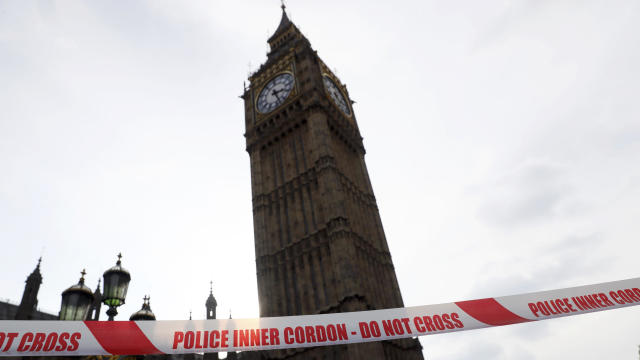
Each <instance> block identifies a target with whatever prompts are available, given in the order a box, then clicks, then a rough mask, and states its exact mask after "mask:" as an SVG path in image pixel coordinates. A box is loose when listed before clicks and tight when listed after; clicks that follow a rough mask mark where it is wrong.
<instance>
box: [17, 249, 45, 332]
mask: <svg viewBox="0 0 640 360" xmlns="http://www.w3.org/2000/svg"><path fill="white" fill-rule="evenodd" d="M40 262H42V256H41V257H40V258H39V259H38V265H36V268H35V269H34V270H33V272H31V274H30V275H29V276H28V277H27V280H26V281H25V283H26V284H25V286H24V292H23V293H22V300H21V301H20V305H19V306H18V310H17V312H16V320H31V319H32V318H33V315H34V313H35V311H36V307H37V306H38V291H39V290H40V284H42V275H41V274H40Z"/></svg>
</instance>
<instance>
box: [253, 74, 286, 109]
mask: <svg viewBox="0 0 640 360" xmlns="http://www.w3.org/2000/svg"><path fill="white" fill-rule="evenodd" d="M291 90H293V75H292V74H290V73H282V74H280V75H278V76H276V77H274V78H273V79H271V81H269V83H267V85H265V87H264V88H262V91H261V92H260V95H259V96H258V101H257V102H256V104H257V108H258V111H259V112H261V113H263V114H266V113H268V112H271V111H273V110H274V109H275V108H277V107H278V106H280V105H281V104H282V103H283V102H284V101H285V100H286V99H287V97H289V94H291Z"/></svg>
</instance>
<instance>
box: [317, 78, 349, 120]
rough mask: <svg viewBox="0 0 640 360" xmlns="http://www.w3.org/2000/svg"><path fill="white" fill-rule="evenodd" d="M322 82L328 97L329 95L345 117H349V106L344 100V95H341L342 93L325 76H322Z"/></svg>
mask: <svg viewBox="0 0 640 360" xmlns="http://www.w3.org/2000/svg"><path fill="white" fill-rule="evenodd" d="M322 81H323V82H324V86H325V87H326V88H327V91H328V92H329V95H331V99H333V102H335V103H336V105H338V107H339V108H340V110H342V112H344V113H345V114H347V116H351V110H350V109H349V105H347V100H346V99H345V98H344V95H342V91H340V89H338V86H337V85H336V83H334V82H333V80H331V78H330V77H328V76H327V75H324V76H323V78H322Z"/></svg>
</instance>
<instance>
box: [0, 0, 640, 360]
mask: <svg viewBox="0 0 640 360" xmlns="http://www.w3.org/2000/svg"><path fill="white" fill-rule="evenodd" d="M279 5H280V4H279V2H278V1H277V0H269V1H265V0H259V1H258V0H255V1H218V0H209V1H180V2H175V1H151V0H149V1H142V0H139V1H53V0H49V1H45V0H43V1H31V0H29V1H27V0H15V1H10V0H0V239H1V241H2V249H3V251H2V252H1V253H0V264H1V265H0V298H3V299H4V298H8V299H10V300H11V301H13V302H19V301H20V298H21V296H22V291H23V287H24V280H25V278H26V276H27V275H28V274H29V273H30V272H31V271H32V270H33V268H34V267H35V265H36V263H37V259H38V257H39V256H40V255H42V256H43V261H42V274H43V278H44V279H43V284H42V286H41V288H40V293H39V301H40V302H39V306H40V308H41V309H42V310H44V311H48V312H51V313H56V314H57V312H58V311H59V308H60V293H61V292H62V291H63V290H64V289H65V288H67V287H68V286H70V285H72V284H74V283H76V282H77V280H78V277H79V275H80V274H79V273H80V271H81V270H82V269H83V268H86V269H87V277H86V278H87V285H89V286H90V287H91V288H95V287H96V285H97V282H98V279H99V278H100V277H101V276H102V273H103V272H104V271H105V270H106V269H108V268H109V267H111V266H112V265H114V263H115V261H116V255H117V254H118V252H122V253H123V265H124V266H125V267H126V268H127V269H128V270H129V271H130V272H131V275H132V281H131V284H130V287H129V295H128V298H127V303H126V305H124V306H122V307H121V308H120V309H119V312H120V315H119V316H118V319H121V320H124V319H128V317H129V315H130V314H131V313H132V312H134V311H136V310H138V309H139V308H140V306H141V304H142V297H143V295H145V294H149V295H150V296H151V307H152V309H153V310H154V312H155V313H156V315H157V317H158V319H162V320H167V319H185V318H187V317H188V316H189V311H190V310H192V311H193V317H194V319H199V318H204V317H205V308H204V302H205V300H206V297H207V296H208V292H209V281H210V280H212V281H213V283H214V285H213V289H214V294H215V296H216V298H217V300H218V304H219V306H218V314H219V317H227V316H228V313H229V309H232V311H233V316H234V317H238V318H240V317H256V316H258V299H257V289H256V278H255V262H254V250H253V249H254V247H253V228H252V226H253V222H252V212H251V208H252V207H251V187H250V177H249V175H250V174H249V157H248V155H247V153H246V152H245V142H244V137H243V133H244V113H243V103H242V101H241V99H239V98H238V96H239V95H240V94H241V92H242V86H243V84H242V83H243V81H245V80H246V79H247V75H248V73H249V72H250V71H253V70H255V69H257V67H258V66H259V65H260V64H261V63H262V62H264V60H265V59H266V57H265V53H266V51H267V44H266V40H267V38H268V37H269V36H270V35H271V33H272V32H273V31H274V30H275V28H276V26H277V25H278V22H279V20H280V12H281V10H280V7H279ZM288 11H289V13H290V15H291V18H292V19H293V21H294V22H295V23H296V24H297V25H298V27H299V28H300V29H301V30H302V32H303V33H304V34H305V35H306V36H307V37H308V38H309V40H310V41H311V43H312V45H313V47H314V48H315V49H316V50H317V51H318V54H319V55H320V56H321V57H322V59H323V60H324V61H325V62H326V63H327V64H328V65H329V66H330V67H332V68H335V69H336V72H337V74H338V76H339V77H340V79H341V80H342V81H343V82H344V83H346V84H347V86H348V89H349V92H350V95H351V97H352V98H353V100H355V101H356V102H357V103H356V104H355V106H354V109H355V114H356V116H357V119H358V123H359V126H360V130H361V133H362V135H363V137H364V143H365V147H366V149H367V156H366V160H367V165H368V168H369V171H370V175H371V180H372V183H373V187H374V190H375V194H376V197H377V200H378V205H379V207H380V212H381V216H382V221H383V224H384V227H385V231H386V235H387V239H388V242H389V246H390V248H391V253H392V255H393V259H394V263H395V266H396V271H397V275H398V279H399V282H400V287H401V289H402V293H403V297H404V301H405V304H406V305H407V306H413V305H426V304H433V303H441V302H451V301H456V300H467V299H473V298H481V297H489V296H501V295H511V294H517V293H521V292H531V291H539V290H548V289H555V288H561V287H567V286H577V285H585V284H591V283H596V282H603V281H612V280H619V279H627V278H632V277H637V276H639V270H638V269H639V268H638V253H639V251H640V241H638V234H639V233H640V223H639V221H638V220H639V219H640V210H639V209H640V207H639V206H638V204H639V203H640V167H639V166H638V164H640V101H639V100H638V95H639V94H640V71H639V70H638V64H640V22H638V21H637V19H638V14H639V13H640V2H638V1H635V0H628V1H623V0H609V1H588V0H563V1H548V0H519V1H517V0H512V1H510V0H485V1H474V0H454V1H444V0H440V1H437V0H436V1H434V0H423V1H387V2H372V1H366V0H361V1H349V2H347V1H339V0H324V1H313V2H311V1H302V0H291V1H289V2H288ZM103 310H104V309H103ZM103 312H104V311H103ZM102 318H103V319H104V318H106V316H105V315H104V314H102ZM639 330H640V309H639V308H628V309H622V310H614V311H607V312H602V313H595V314H589V315H581V316H577V317H570V318H564V319H557V320H550V321H546V322H540V323H529V324H521V325H513V326H508V327H503V328H492V329H486V330H477V331H469V332H463V333H456V334H446V335H436V336H427V337H422V338H421V342H422V344H423V346H424V347H425V355H426V356H427V357H428V358H429V359H445V360H458V359H470V360H471V359H474V360H476V359H527V360H528V359H566V358H576V359H577V358H580V359H636V358H637V356H638V355H637V353H638V344H640V338H639V337H638V333H640V331H639Z"/></svg>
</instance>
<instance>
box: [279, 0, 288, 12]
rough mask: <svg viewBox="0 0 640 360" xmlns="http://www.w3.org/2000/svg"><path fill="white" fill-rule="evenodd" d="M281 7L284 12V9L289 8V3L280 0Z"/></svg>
mask: <svg viewBox="0 0 640 360" xmlns="http://www.w3.org/2000/svg"><path fill="white" fill-rule="evenodd" d="M280 8H282V11H283V12H284V9H286V8H287V5H285V4H284V0H280Z"/></svg>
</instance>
